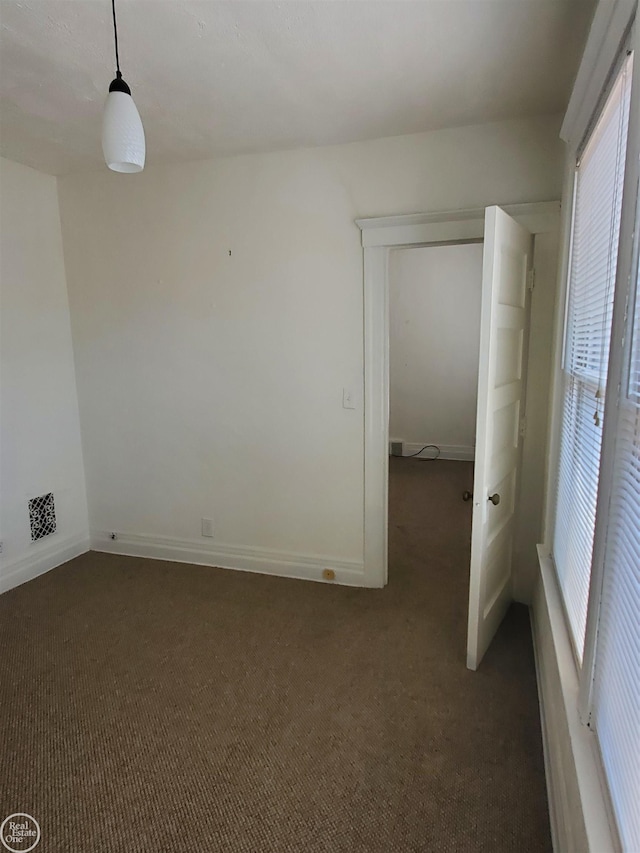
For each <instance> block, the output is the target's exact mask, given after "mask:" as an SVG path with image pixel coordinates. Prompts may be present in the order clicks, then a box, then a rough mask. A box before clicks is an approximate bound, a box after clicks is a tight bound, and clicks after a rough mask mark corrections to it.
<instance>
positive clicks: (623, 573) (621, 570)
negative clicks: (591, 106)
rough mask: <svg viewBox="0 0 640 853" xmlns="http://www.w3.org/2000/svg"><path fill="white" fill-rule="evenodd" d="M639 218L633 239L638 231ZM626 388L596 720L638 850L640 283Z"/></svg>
mask: <svg viewBox="0 0 640 853" xmlns="http://www.w3.org/2000/svg"><path fill="white" fill-rule="evenodd" d="M638 232H639V229H638V224H637V225H636V241H637V240H638V239H639V238H640V233H638ZM635 278H636V298H635V312H634V313H632V314H631V323H630V325H633V329H632V330H628V331H631V334H632V338H631V340H632V346H631V355H630V365H629V371H628V379H627V380H626V381H625V382H624V383H623V385H624V386H626V387H625V388H624V389H623V391H622V394H621V401H620V415H619V418H620V419H619V422H618V429H617V437H616V438H617V440H616V450H615V463H614V479H613V491H612V499H611V505H610V510H609V524H608V530H607V540H606V550H605V565H604V579H603V588H602V599H601V603H600V618H599V623H598V644H597V647H596V658H595V669H594V693H593V711H592V725H593V726H594V728H595V730H596V734H597V737H598V742H599V744H600V752H601V755H602V761H603V764H604V767H605V772H606V774H607V779H608V782H609V791H610V793H611V800H612V803H613V808H614V810H615V812H616V818H617V823H618V829H619V832H620V836H621V841H622V846H623V849H624V850H630V851H631V850H640V284H639V283H638V270H637V269H636V274H635Z"/></svg>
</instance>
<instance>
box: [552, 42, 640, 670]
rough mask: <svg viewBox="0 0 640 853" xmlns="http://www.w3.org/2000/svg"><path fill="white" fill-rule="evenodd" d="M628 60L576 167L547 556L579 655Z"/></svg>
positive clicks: (586, 595) (589, 554)
mask: <svg viewBox="0 0 640 853" xmlns="http://www.w3.org/2000/svg"><path fill="white" fill-rule="evenodd" d="M630 93H631V64H630V59H627V60H626V61H625V63H624V65H623V67H622V69H621V70H620V72H619V74H618V75H617V78H616V80H615V83H614V85H613V88H612V89H611V92H610V94H609V96H608V98H607V100H606V103H605V106H604V108H603V110H602V112H601V114H600V117H599V119H598V122H597V124H596V125H595V127H594V129H593V131H592V133H591V135H590V137H589V140H588V142H587V144H586V146H585V148H584V150H583V152H582V155H581V157H580V160H579V162H578V165H577V167H576V180H575V198H574V216H573V231H572V237H571V261H570V265H569V282H568V294H567V312H566V331H565V355H564V364H563V383H564V387H563V412H562V423H561V435H560V457H559V472H558V481H557V491H556V518H555V530H554V538H553V558H554V562H555V566H556V571H557V574H558V580H559V583H560V588H561V592H562V596H563V599H564V604H565V609H566V613H567V618H568V621H569V627H570V630H571V634H572V636H573V640H574V644H575V649H576V653H577V655H578V658H579V659H580V660H582V653H583V647H584V633H585V623H586V615H587V603H588V598H589V581H590V577H591V560H592V552H593V534H594V527H595V511H596V499H597V494H598V476H599V468H600V449H601V444H602V413H603V403H604V400H603V397H604V389H605V386H606V381H607V363H608V359H609V338H610V334H611V319H612V312H613V295H614V288H615V276H616V263H617V257H618V237H619V232H620V213H621V206H622V188H623V182H624V165H625V153H626V140H627V128H628V120H629V104H630Z"/></svg>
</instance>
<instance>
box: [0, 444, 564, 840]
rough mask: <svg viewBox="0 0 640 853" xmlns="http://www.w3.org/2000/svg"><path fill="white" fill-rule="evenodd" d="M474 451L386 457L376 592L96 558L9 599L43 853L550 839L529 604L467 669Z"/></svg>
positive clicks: (11, 665) (1, 741)
mask: <svg viewBox="0 0 640 853" xmlns="http://www.w3.org/2000/svg"><path fill="white" fill-rule="evenodd" d="M470 486H471V465H470V464H468V463H458V462H442V461H438V462H434V463H428V462H420V461H416V460H405V459H398V460H392V471H391V497H390V581H389V585H388V586H387V588H386V589H384V590H363V589H350V588H346V587H339V586H335V585H330V584H314V583H307V582H303V581H294V580H286V579H279V578H273V577H266V576H259V575H250V574H245V573H241V572H230V571H224V570H219V569H207V568H202V567H195V566H189V565H180V564H173V563H165V562H159V561H151V560H142V559H136V558H128V557H116V556H112V555H105V554H97V553H89V554H86V555H84V556H82V557H79V558H77V559H75V560H72V561H71V562H69V563H67V564H65V565H64V566H61V567H59V568H58V569H55V570H54V571H52V572H50V573H48V574H46V575H44V576H42V577H40V578H38V579H36V580H34V581H31V582H30V583H28V584H24V585H23V586H21V587H18V588H17V589H14V590H12V591H10V592H8V593H6V594H5V595H3V596H2V597H1V598H0V643H1V646H0V649H1V653H0V675H1V681H0V700H1V702H2V717H3V720H2V728H1V732H0V750H1V753H0V757H1V762H2V773H1V776H0V809H1V810H2V817H4V816H6V815H8V814H10V813H12V812H27V813H29V814H31V815H33V816H34V817H35V818H37V820H38V821H39V822H40V826H41V829H42V841H41V842H40V845H39V846H38V848H37V853H40V851H42V853H179V851H180V853H183V851H196V853H218V851H220V853H262V851H264V853H267V852H268V853H396V851H397V853H411V851H490V853H497V851H518V853H525V851H542V850H550V847H551V841H550V837H549V821H548V813H547V802H546V792H545V781H544V769H543V759H542V748H541V736H540V724H539V716H538V704H537V694H536V682H535V672H534V663H533V653H532V646H531V637H530V629H529V623H528V613H527V611H526V609H525V608H523V607H515V606H514V607H513V608H512V609H511V610H510V611H509V613H508V615H507V617H506V619H505V621H504V623H503V625H502V626H501V628H500V631H499V633H498V635H497V637H496V639H495V641H494V643H493V645H492V647H491V648H490V650H489V652H488V653H487V656H486V658H485V660H484V661H483V663H482V665H481V667H480V669H479V670H478V672H476V673H472V672H469V671H467V669H466V668H465V631H466V612H467V600H466V597H467V585H468V559H469V541H470V512H471V508H470V506H469V505H468V504H465V503H463V502H462V500H461V494H462V491H463V490H464V489H466V488H470Z"/></svg>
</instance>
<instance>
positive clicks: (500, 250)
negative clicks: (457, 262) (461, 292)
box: [467, 207, 532, 669]
mask: <svg viewBox="0 0 640 853" xmlns="http://www.w3.org/2000/svg"><path fill="white" fill-rule="evenodd" d="M531 251H532V237H531V234H530V233H529V232H528V231H527V230H526V229H525V228H523V227H522V226H521V225H519V224H518V223H517V222H515V220H513V219H512V218H511V217H510V216H508V214H506V213H505V212H504V210H502V209H501V208H499V207H488V208H487V209H486V212H485V226H484V260H483V270H482V312H481V320H480V362H479V373H478V414H477V421H476V460H475V474H474V484H473V524H472V534H471V577H470V582H469V626H468V636H467V666H468V667H469V669H477V667H478V665H479V663H480V661H481V660H482V657H483V655H484V653H485V652H486V650H487V648H488V647H489V643H490V642H491V640H492V639H493V635H494V634H495V632H496V630H497V629H498V626H499V625H500V622H501V621H502V618H503V616H504V614H505V612H506V610H507V607H508V606H509V603H510V601H511V558H512V546H513V528H514V511H515V500H516V485H517V477H518V467H519V465H518V463H519V453H518V442H519V437H520V417H521V412H520V410H521V402H522V396H523V392H524V387H523V371H524V367H525V365H524V355H525V326H526V305H527V283H528V272H529V268H530V258H531Z"/></svg>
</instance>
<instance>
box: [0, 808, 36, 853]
mask: <svg viewBox="0 0 640 853" xmlns="http://www.w3.org/2000/svg"><path fill="white" fill-rule="evenodd" d="M0 841H1V842H2V845H3V847H6V849H7V850H10V851H11V853H29V850H33V849H34V848H35V847H37V845H38V844H39V842H40V825H39V823H38V821H37V820H36V819H35V818H34V817H31V815H30V814H25V812H16V813H15V814H10V815H9V817H7V818H5V819H4V820H3V821H2V826H0Z"/></svg>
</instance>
